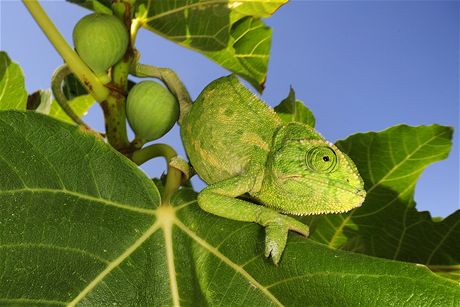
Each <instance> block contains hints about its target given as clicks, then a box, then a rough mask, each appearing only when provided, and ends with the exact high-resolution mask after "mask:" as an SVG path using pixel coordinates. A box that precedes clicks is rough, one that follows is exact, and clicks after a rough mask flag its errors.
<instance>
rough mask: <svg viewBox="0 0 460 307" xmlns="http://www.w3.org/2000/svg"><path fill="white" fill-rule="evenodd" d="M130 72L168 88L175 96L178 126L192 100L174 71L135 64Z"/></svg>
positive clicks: (188, 109)
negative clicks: (153, 79)
mask: <svg viewBox="0 0 460 307" xmlns="http://www.w3.org/2000/svg"><path fill="white" fill-rule="evenodd" d="M130 72H131V73H132V74H133V75H135V76H136V77H151V78H156V79H160V80H161V81H163V83H164V84H165V85H166V86H167V87H168V89H169V90H170V91H171V93H172V94H173V95H174V96H176V99H177V101H178V102H179V112H180V114H179V125H180V124H181V123H182V120H183V119H184V118H185V116H186V115H187V113H188V112H189V111H190V108H191V107H192V99H191V98H190V94H189V92H188V91H187V89H186V88H185V85H184V84H183V83H182V81H181V80H180V79H179V77H178V76H177V74H176V73H175V72H174V70H172V69H169V68H163V67H155V66H150V65H145V64H135V65H133V66H132V67H131V70H130Z"/></svg>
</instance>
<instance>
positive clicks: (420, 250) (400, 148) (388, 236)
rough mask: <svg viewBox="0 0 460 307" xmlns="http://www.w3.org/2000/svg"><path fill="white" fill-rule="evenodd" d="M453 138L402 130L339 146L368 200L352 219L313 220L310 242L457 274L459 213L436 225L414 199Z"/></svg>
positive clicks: (431, 129) (445, 130)
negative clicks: (425, 174) (420, 180)
mask: <svg viewBox="0 0 460 307" xmlns="http://www.w3.org/2000/svg"><path fill="white" fill-rule="evenodd" d="M451 138H452V129H451V128H449V127H442V126H438V125H432V126H420V127H409V126H405V125H401V126H396V127H393V128H390V129H387V130H385V131H382V132H379V133H373V132H371V133H365V134H362V133H360V134H356V135H353V136H351V137H349V138H348V139H346V140H344V141H340V142H338V143H337V146H338V147H339V148H341V149H342V150H343V151H344V152H346V153H347V154H348V155H349V156H350V157H351V158H352V159H353V161H355V163H356V165H357V167H358V170H359V172H360V174H361V176H362V177H363V179H364V182H365V183H366V190H367V196H366V200H365V202H364V204H363V205H362V207H360V208H357V209H355V210H353V211H351V212H350V213H348V214H342V215H328V216H318V217H314V218H313V226H314V227H315V229H316V230H315V231H314V233H313V235H312V238H313V239H315V240H317V241H319V242H322V243H325V244H328V245H329V246H331V247H340V248H342V249H346V250H352V251H355V252H360V253H365V254H368V255H372V256H378V257H383V258H388V259H397V260H403V261H410V262H416V263H421V264H425V265H428V266H429V267H431V266H432V267H433V269H434V270H437V269H436V268H438V269H439V271H444V272H449V271H454V272H455V267H456V268H457V270H458V265H459V264H460V253H459V252H458V251H459V247H460V210H458V211H456V212H455V213H453V214H452V215H450V216H449V217H447V218H446V219H444V220H442V221H440V220H439V219H436V220H433V219H432V218H431V217H430V215H429V213H428V212H418V211H417V210H416V209H415V201H414V199H413V196H414V189H415V184H416V182H417V180H418V178H419V176H420V174H421V173H422V171H423V170H424V169H425V168H426V167H427V166H428V165H429V164H430V163H433V162H436V161H438V160H441V159H444V158H445V157H447V154H448V153H449V150H450V147H451ZM440 268H442V269H443V270H441V269H440ZM450 268H451V269H452V270H450Z"/></svg>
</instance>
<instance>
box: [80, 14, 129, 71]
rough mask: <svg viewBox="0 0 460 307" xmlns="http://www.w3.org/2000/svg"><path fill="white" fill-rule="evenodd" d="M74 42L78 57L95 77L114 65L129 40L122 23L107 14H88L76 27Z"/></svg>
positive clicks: (124, 50)
mask: <svg viewBox="0 0 460 307" xmlns="http://www.w3.org/2000/svg"><path fill="white" fill-rule="evenodd" d="M73 42H74V46H75V49H76V50H77V53H78V55H79V56H80V58H81V59H82V60H83V62H85V63H86V65H88V66H89V68H91V70H92V71H94V73H95V74H96V75H97V76H98V77H103V76H106V72H107V70H108V69H109V68H110V67H112V66H113V65H114V64H116V63H117V62H118V61H119V60H120V59H121V58H122V57H123V55H124V54H125V52H126V49H127V48H128V43H129V36H128V32H127V30H126V28H125V25H124V24H123V22H122V21H121V20H120V19H118V18H117V17H115V16H112V15H107V14H98V13H94V14H90V15H87V16H85V17H83V18H82V19H80V21H79V22H78V23H77V24H76V25H75V28H74V29H73Z"/></svg>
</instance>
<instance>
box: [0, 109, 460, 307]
mask: <svg viewBox="0 0 460 307" xmlns="http://www.w3.org/2000/svg"><path fill="white" fill-rule="evenodd" d="M0 131H2V133H1V134H0V141H1V143H2V145H3V146H0V169H1V170H2V172H0V216H1V218H0V221H1V222H0V233H1V234H2V235H1V236H0V259H2V261H1V262H0V304H5V305H40V304H41V305H75V304H82V305H91V306H112V305H120V306H156V305H179V304H180V305H190V306H201V305H224V306H227V305H245V306H246V305H249V306H261V305H298V306H307V305H311V306H319V305H322V306H323V305H369V304H377V305H408V306H420V305H428V304H430V305H433V306H453V305H458V304H459V303H460V287H459V286H458V284H457V283H454V282H452V281H449V280H447V279H444V278H441V277H438V276H436V275H435V274H433V273H431V272H430V271H429V270H427V269H426V268H425V267H423V266H420V265H416V264H409V263H401V262H396V261H391V260H384V259H378V258H374V257H369V256H366V255H359V254H354V253H350V252H346V251H340V250H334V249H331V248H328V247H326V246H324V245H322V244H319V243H316V242H314V241H312V240H308V239H304V238H301V237H300V236H298V235H295V234H291V235H290V236H291V237H290V239H289V242H288V246H287V248H286V251H285V254H284V256H283V258H282V260H281V263H280V265H279V266H278V267H275V266H274V265H273V264H272V263H271V261H270V260H267V259H265V257H264V256H263V249H264V230H263V229H262V228H261V227H259V226H258V225H256V224H253V223H241V222H236V221H231V220H227V219H222V218H218V217H216V216H213V215H210V214H207V213H205V212H203V211H202V210H201V209H200V208H199V207H198V206H197V205H196V201H195V198H196V195H195V193H194V192H193V191H191V190H189V189H183V190H181V191H180V192H179V193H177V194H176V195H175V196H174V197H173V199H172V203H173V204H174V207H170V206H159V203H160V199H159V195H158V190H157V188H156V187H155V185H154V184H153V183H152V181H151V180H149V179H148V178H147V177H146V176H145V175H144V174H143V172H142V171H140V170H139V169H138V168H137V167H136V166H135V165H134V164H133V163H131V162H130V161H129V160H127V159H126V158H124V157H123V156H122V155H120V154H118V153H116V152H115V151H113V150H112V149H111V148H110V147H109V146H108V145H106V144H104V143H103V142H100V141H97V140H96V139H95V138H94V137H93V136H91V135H88V134H85V133H83V132H82V131H80V129H78V128H77V127H74V126H71V125H67V124H65V123H62V122H59V121H57V120H54V119H51V118H49V117H46V116H43V115H41V114H38V113H35V112H27V113H21V112H15V111H6V112H0ZM357 289H358V290H359V291H357Z"/></svg>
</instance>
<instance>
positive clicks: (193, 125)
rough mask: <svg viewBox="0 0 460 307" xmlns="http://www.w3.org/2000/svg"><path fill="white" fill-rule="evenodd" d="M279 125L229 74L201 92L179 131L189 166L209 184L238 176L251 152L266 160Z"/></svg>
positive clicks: (270, 113)
mask: <svg viewBox="0 0 460 307" xmlns="http://www.w3.org/2000/svg"><path fill="white" fill-rule="evenodd" d="M234 87H238V90H235V89H234ZM242 89H243V90H242ZM237 100H240V101H241V102H240V103H237V104H236V103H229V102H234V101H237ZM280 125H281V121H280V119H279V117H278V116H277V115H276V114H275V112H274V111H273V110H272V109H271V108H269V107H268V106H267V105H266V104H265V103H264V102H263V101H261V100H260V99H259V98H258V97H257V96H256V95H254V94H253V93H252V92H251V91H249V90H248V89H247V88H245V87H244V86H243V85H241V83H240V82H239V81H238V79H237V78H236V77H235V76H233V75H231V76H228V77H223V78H220V79H217V80H215V81H213V82H211V83H210V84H209V85H208V86H207V87H206V88H205V89H204V90H203V91H202V92H201V94H200V95H199V97H198V98H197V99H196V101H195V103H194V104H193V106H192V108H191V110H190V112H189V113H188V114H187V116H186V117H185V119H184V121H183V123H182V129H181V131H182V139H183V141H184V146H185V149H186V151H187V154H188V155H189V159H190V162H191V164H192V165H193V167H194V168H195V170H196V171H197V173H198V174H199V175H200V177H201V178H203V179H204V180H205V181H206V182H207V183H213V182H216V181H221V180H224V179H227V178H230V177H233V176H235V175H238V174H240V173H242V172H243V171H244V170H245V169H246V168H247V166H248V163H249V161H250V158H251V157H253V156H254V151H256V152H257V153H258V154H260V155H261V158H263V156H265V157H266V155H267V154H268V152H269V150H270V146H271V142H272V136H273V132H274V130H275V129H277V127H278V126H280ZM222 153H224V154H222Z"/></svg>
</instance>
